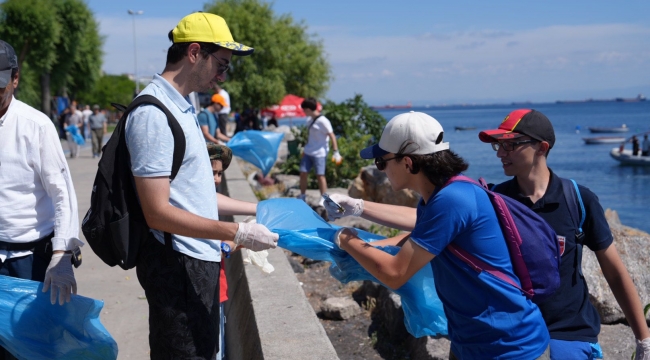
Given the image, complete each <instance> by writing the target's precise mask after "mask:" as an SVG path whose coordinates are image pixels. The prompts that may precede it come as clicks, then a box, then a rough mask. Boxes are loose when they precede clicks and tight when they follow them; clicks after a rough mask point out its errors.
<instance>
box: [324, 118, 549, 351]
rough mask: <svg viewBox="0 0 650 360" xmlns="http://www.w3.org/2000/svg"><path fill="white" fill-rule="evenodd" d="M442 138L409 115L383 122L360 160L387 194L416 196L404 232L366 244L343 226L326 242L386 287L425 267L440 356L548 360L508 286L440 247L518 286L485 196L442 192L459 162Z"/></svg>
mask: <svg viewBox="0 0 650 360" xmlns="http://www.w3.org/2000/svg"><path fill="white" fill-rule="evenodd" d="M443 139H444V130H443V128H442V126H441V125H440V123H438V121H436V120H435V119H434V118H432V117H431V116H429V115H427V114H424V113H420V112H413V111H412V112H409V113H405V114H400V115H397V116H395V117H394V118H392V119H391V120H390V121H389V122H388V123H387V124H386V126H385V127H384V130H383V132H382V135H381V138H380V139H379V143H378V144H375V145H372V146H370V147H368V148H366V149H364V150H362V151H361V154H360V155H361V157H362V158H364V159H373V158H374V159H375V164H376V166H377V169H378V170H380V171H383V172H384V173H385V174H386V177H387V178H388V181H389V182H390V185H391V188H392V189H393V190H394V191H399V190H403V189H410V190H412V191H415V192H416V193H418V194H419V195H420V196H421V200H420V202H419V204H418V207H417V210H416V216H415V222H414V226H413V227H412V229H411V230H412V231H411V232H410V233H409V234H401V235H398V236H396V237H393V238H389V239H385V240H380V241H376V242H372V243H366V242H365V241H363V240H361V239H359V238H358V237H357V236H356V232H355V231H353V229H350V228H345V227H344V228H341V230H339V231H337V234H336V235H335V236H334V239H333V240H334V242H335V243H336V244H337V245H338V246H339V248H340V249H342V250H344V251H347V252H348V254H350V255H351V256H352V257H353V258H354V259H355V260H357V261H358V262H359V264H360V265H361V266H363V268H364V269H366V270H367V271H368V272H369V273H370V274H372V275H373V276H374V277H375V278H377V279H378V280H379V281H381V282H382V283H383V284H386V285H387V286H389V287H390V288H393V289H397V288H399V287H401V286H402V285H403V284H404V283H406V282H407V281H408V280H409V279H410V278H411V277H412V276H413V275H414V274H415V273H416V272H418V271H419V270H420V269H421V268H422V267H424V266H431V267H432V269H433V277H434V282H435V287H436V291H437V293H438V296H439V297H440V300H441V302H442V305H443V308H444V311H445V315H446V316H447V321H448V331H449V339H450V340H451V350H450V354H449V358H450V359H496V358H498V359H548V353H549V350H548V342H549V334H548V330H547V329H546V326H545V324H544V319H543V318H542V314H541V313H540V311H539V309H538V307H537V305H535V304H534V303H533V302H532V301H531V300H530V299H528V298H527V297H526V296H525V295H524V294H523V293H522V292H521V291H520V290H519V289H518V288H516V287H515V286H513V285H511V284H509V283H507V282H505V281H503V280H501V279H499V278H497V277H494V276H491V275H489V274H487V273H485V272H481V273H479V272H476V271H474V269H472V268H470V267H469V266H468V265H467V264H466V263H465V262H463V261H461V260H460V259H458V258H457V257H456V256H455V255H453V254H452V253H451V252H450V251H449V250H448V249H447V245H449V244H451V243H454V244H455V245H456V246H459V247H461V248H462V249H464V250H465V251H467V252H469V253H470V254H472V255H473V256H475V257H477V258H479V259H481V260H482V261H484V262H486V263H487V264H489V265H490V266H491V267H493V268H495V269H498V271H500V272H503V273H506V274H508V275H509V277H510V278H511V279H513V280H515V281H516V282H519V280H518V278H517V277H516V276H515V274H514V271H513V267H512V264H511V260H510V254H509V252H508V247H507V246H506V242H505V239H504V235H503V232H502V231H501V228H500V225H499V220H498V219H497V216H496V213H495V210H494V208H493V207H492V205H491V204H490V199H489V198H488V195H487V194H486V193H485V191H483V190H482V189H480V188H478V187H477V186H475V185H473V184H470V183H465V182H452V183H451V184H449V185H447V186H445V184H446V183H447V181H448V180H449V179H450V178H451V177H453V176H456V175H459V174H461V173H462V172H463V171H465V170H466V169H467V168H468V165H467V163H466V162H465V161H464V160H463V159H462V158H461V157H460V156H458V155H456V154H455V153H454V152H452V151H451V150H449V143H446V142H443ZM341 205H343V206H347V204H345V205H344V204H341ZM450 209H453V211H450ZM358 210H362V208H356V209H355V208H351V209H350V208H346V212H348V211H350V212H351V213H353V214H357V211H358ZM328 212H329V210H328ZM359 214H360V213H359ZM385 215H386V217H387V218H390V217H394V216H395V215H394V212H390V213H387V214H385ZM386 245H393V246H399V247H400V250H399V252H398V253H397V254H396V255H391V254H388V253H386V252H384V251H382V250H380V249H377V248H375V246H386Z"/></svg>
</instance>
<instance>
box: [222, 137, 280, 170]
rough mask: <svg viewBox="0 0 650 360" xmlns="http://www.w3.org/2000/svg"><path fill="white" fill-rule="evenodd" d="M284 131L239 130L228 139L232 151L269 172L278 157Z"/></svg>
mask: <svg viewBox="0 0 650 360" xmlns="http://www.w3.org/2000/svg"><path fill="white" fill-rule="evenodd" d="M282 137H284V133H275V132H268V131H257V130H247V131H242V132H238V133H237V134H235V136H233V137H232V138H231V139H230V141H228V144H227V145H228V147H229V148H230V149H232V153H233V154H234V155H236V156H239V157H240V158H242V159H244V160H246V161H248V162H249V163H251V164H253V165H255V166H257V167H258V168H260V170H262V174H264V176H266V175H268V174H269V171H271V168H272V167H273V165H274V164H275V162H276V161H277V159H278V149H279V148H280V142H281V141H282Z"/></svg>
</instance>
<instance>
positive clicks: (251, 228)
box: [234, 222, 280, 251]
mask: <svg viewBox="0 0 650 360" xmlns="http://www.w3.org/2000/svg"><path fill="white" fill-rule="evenodd" d="M279 238H280V236H279V235H278V234H275V233H272V232H270V231H269V229H267V228H266V226H264V225H260V224H251V223H244V222H240V223H239V229H237V233H236V234H235V239H234V242H235V244H237V245H238V246H239V245H241V246H243V247H245V248H247V249H251V250H253V251H261V250H266V249H274V248H275V247H276V246H277V245H276V244H275V243H276V242H278V239H279Z"/></svg>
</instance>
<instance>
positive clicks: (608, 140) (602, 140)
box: [582, 136, 625, 145]
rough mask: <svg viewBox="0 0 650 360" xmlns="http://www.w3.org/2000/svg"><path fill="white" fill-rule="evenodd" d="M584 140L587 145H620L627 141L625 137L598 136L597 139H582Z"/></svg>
mask: <svg viewBox="0 0 650 360" xmlns="http://www.w3.org/2000/svg"><path fill="white" fill-rule="evenodd" d="M582 140H584V142H585V144H587V145H593V144H614V143H616V144H620V143H622V142H623V141H625V138H624V137H623V136H596V137H590V138H587V137H585V138H582Z"/></svg>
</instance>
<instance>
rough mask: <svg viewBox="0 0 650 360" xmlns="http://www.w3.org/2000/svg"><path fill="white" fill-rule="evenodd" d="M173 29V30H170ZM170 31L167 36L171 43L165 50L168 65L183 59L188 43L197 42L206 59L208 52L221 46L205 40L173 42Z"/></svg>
mask: <svg viewBox="0 0 650 360" xmlns="http://www.w3.org/2000/svg"><path fill="white" fill-rule="evenodd" d="M172 31H173V30H172ZM172 31H170V32H169V34H168V35H167V37H168V38H169V41H171V42H172V45H171V46H170V47H169V49H168V50H167V64H168V65H173V64H176V63H178V62H179V61H181V60H182V59H183V57H184V56H185V54H187V48H188V47H189V46H190V44H194V43H196V44H199V46H200V47H201V52H202V53H203V58H204V59H206V58H207V57H208V56H210V54H212V53H215V52H217V51H219V49H220V48H221V46H219V45H217V44H213V43H206V42H196V41H194V42H182V43H175V42H174V35H173V34H172Z"/></svg>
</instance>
